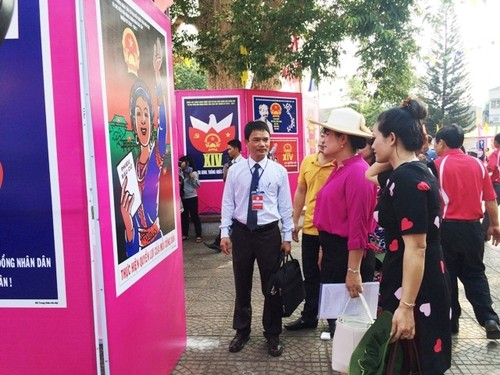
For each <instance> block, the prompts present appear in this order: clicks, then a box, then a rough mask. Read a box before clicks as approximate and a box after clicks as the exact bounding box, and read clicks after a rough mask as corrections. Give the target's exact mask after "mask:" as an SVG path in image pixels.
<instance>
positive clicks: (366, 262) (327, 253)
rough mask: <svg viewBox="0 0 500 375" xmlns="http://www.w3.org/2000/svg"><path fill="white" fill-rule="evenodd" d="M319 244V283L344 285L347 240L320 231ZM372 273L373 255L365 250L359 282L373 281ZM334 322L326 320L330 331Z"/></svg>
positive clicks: (373, 267)
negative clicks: (321, 255)
mask: <svg viewBox="0 0 500 375" xmlns="http://www.w3.org/2000/svg"><path fill="white" fill-rule="evenodd" d="M319 242H320V244H321V248H322V249H323V258H322V260H321V273H320V281H321V283H345V278H346V274H347V264H348V261H349V250H348V249H347V238H346V237H340V236H337V235H336V234H331V233H328V232H323V231H320V232H319ZM374 272H375V254H373V251H370V250H367V251H366V252H365V256H364V257H363V260H362V261H361V268H360V273H361V280H362V281H363V282H368V281H373V274H374ZM335 320H336V319H328V325H329V326H330V331H332V329H334V327H335Z"/></svg>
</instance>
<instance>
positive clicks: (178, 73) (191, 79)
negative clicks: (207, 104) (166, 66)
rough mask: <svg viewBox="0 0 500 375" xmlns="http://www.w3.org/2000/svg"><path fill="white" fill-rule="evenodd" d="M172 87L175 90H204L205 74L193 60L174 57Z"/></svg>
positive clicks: (205, 85)
mask: <svg viewBox="0 0 500 375" xmlns="http://www.w3.org/2000/svg"><path fill="white" fill-rule="evenodd" d="M174 87H175V89H176V90H204V89H206V88H207V87H208V86H207V76H206V74H205V73H204V72H203V71H202V70H201V68H200V66H199V64H198V63H197V62H196V61H193V60H187V59H186V60H185V59H180V58H175V57H174Z"/></svg>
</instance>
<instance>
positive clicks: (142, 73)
mask: <svg viewBox="0 0 500 375" xmlns="http://www.w3.org/2000/svg"><path fill="white" fill-rule="evenodd" d="M100 14H101V19H100V21H101V25H100V27H101V29H102V65H103V67H104V74H103V75H104V87H103V89H104V92H103V98H104V116H105V118H106V122H107V126H106V128H107V132H106V137H107V141H106V143H107V144H106V146H107V153H108V163H109V165H110V168H109V174H110V176H109V179H110V181H112V191H111V192H110V193H111V201H112V208H113V212H112V215H113V219H112V223H113V225H114V231H113V237H114V238H113V239H114V257H115V280H116V287H117V288H116V289H117V295H120V294H121V293H123V292H124V291H125V290H126V289H128V288H129V287H130V286H131V285H133V284H134V283H135V282H137V281H138V280H139V279H140V278H141V277H142V276H144V275H145V274H146V273H147V272H148V271H150V270H151V269H152V268H153V267H154V266H155V265H157V264H158V263H159V262H160V261H161V260H163V259H164V258H165V257H167V256H168V255H169V254H170V253H172V251H174V249H176V248H177V235H176V230H175V228H176V223H175V221H176V215H175V212H176V211H177V207H176V200H175V199H174V173H173V167H172V166H173V161H172V152H173V150H172V144H171V142H170V139H171V133H172V117H171V113H170V108H171V102H172V100H173V99H172V98H171V95H170V94H169V93H170V90H169V87H170V86H169V85H170V84H169V82H167V78H166V77H168V76H169V74H168V71H167V69H168V64H167V55H166V51H167V44H166V35H165V31H164V30H163V29H162V28H161V27H160V26H158V25H157V24H156V23H155V22H154V20H153V19H152V18H150V17H149V16H148V15H147V14H146V13H145V12H144V11H143V10H142V9H141V8H139V7H138V6H137V5H135V4H134V3H133V2H129V1H122V0H115V1H112V2H111V1H101V2H100ZM175 183H177V182H175Z"/></svg>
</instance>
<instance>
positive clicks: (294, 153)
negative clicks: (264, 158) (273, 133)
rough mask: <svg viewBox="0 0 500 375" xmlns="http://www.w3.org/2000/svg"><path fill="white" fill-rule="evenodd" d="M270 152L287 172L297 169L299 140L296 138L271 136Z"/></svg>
mask: <svg viewBox="0 0 500 375" xmlns="http://www.w3.org/2000/svg"><path fill="white" fill-rule="evenodd" d="M270 147H271V149H270V150H271V153H272V155H273V157H274V158H275V159H276V161H277V162H278V163H280V164H281V165H282V166H284V167H285V168H286V170H287V172H298V171H299V161H298V158H299V153H298V152H299V140H298V139H297V138H274V137H271V144H270Z"/></svg>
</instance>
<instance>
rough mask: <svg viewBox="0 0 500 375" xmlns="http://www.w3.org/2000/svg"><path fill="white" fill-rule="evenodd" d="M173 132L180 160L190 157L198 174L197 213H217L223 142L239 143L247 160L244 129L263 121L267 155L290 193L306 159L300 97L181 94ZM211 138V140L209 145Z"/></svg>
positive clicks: (284, 94)
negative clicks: (267, 132) (267, 134)
mask: <svg viewBox="0 0 500 375" xmlns="http://www.w3.org/2000/svg"><path fill="white" fill-rule="evenodd" d="M176 108H177V113H178V114H179V119H178V122H177V129H178V132H179V134H181V137H180V138H179V141H180V143H179V145H180V148H181V150H180V151H179V152H180V155H189V156H191V157H193V159H194V161H195V163H196V166H197V168H198V170H199V176H200V183H201V187H200V189H198V191H197V193H198V205H199V209H198V210H199V212H200V214H201V215H202V216H203V214H219V213H220V212H221V198H222V191H223V188H224V184H223V181H222V167H223V165H224V163H226V162H227V161H228V154H227V142H228V141H230V140H232V139H239V140H240V141H241V143H242V155H243V156H244V157H247V155H248V154H247V150H246V146H245V137H244V129H245V125H246V124H247V122H249V121H251V120H258V119H261V120H263V121H265V122H266V123H267V124H268V126H269V129H270V131H271V146H270V150H271V149H272V148H273V147H274V146H276V147H275V148H274V149H273V151H274V153H275V155H274V156H275V157H276V158H277V161H278V162H279V163H280V164H282V165H284V166H285V168H286V169H287V171H288V173H289V174H288V176H289V181H290V187H291V191H292V194H293V192H294V191H295V188H296V186H297V177H298V172H299V167H300V161H301V160H302V158H303V155H304V141H303V137H304V122H303V116H302V96H301V94H297V93H287V92H279V91H263V90H246V89H241V90H179V91H176ZM211 139H212V140H213V141H211Z"/></svg>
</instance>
